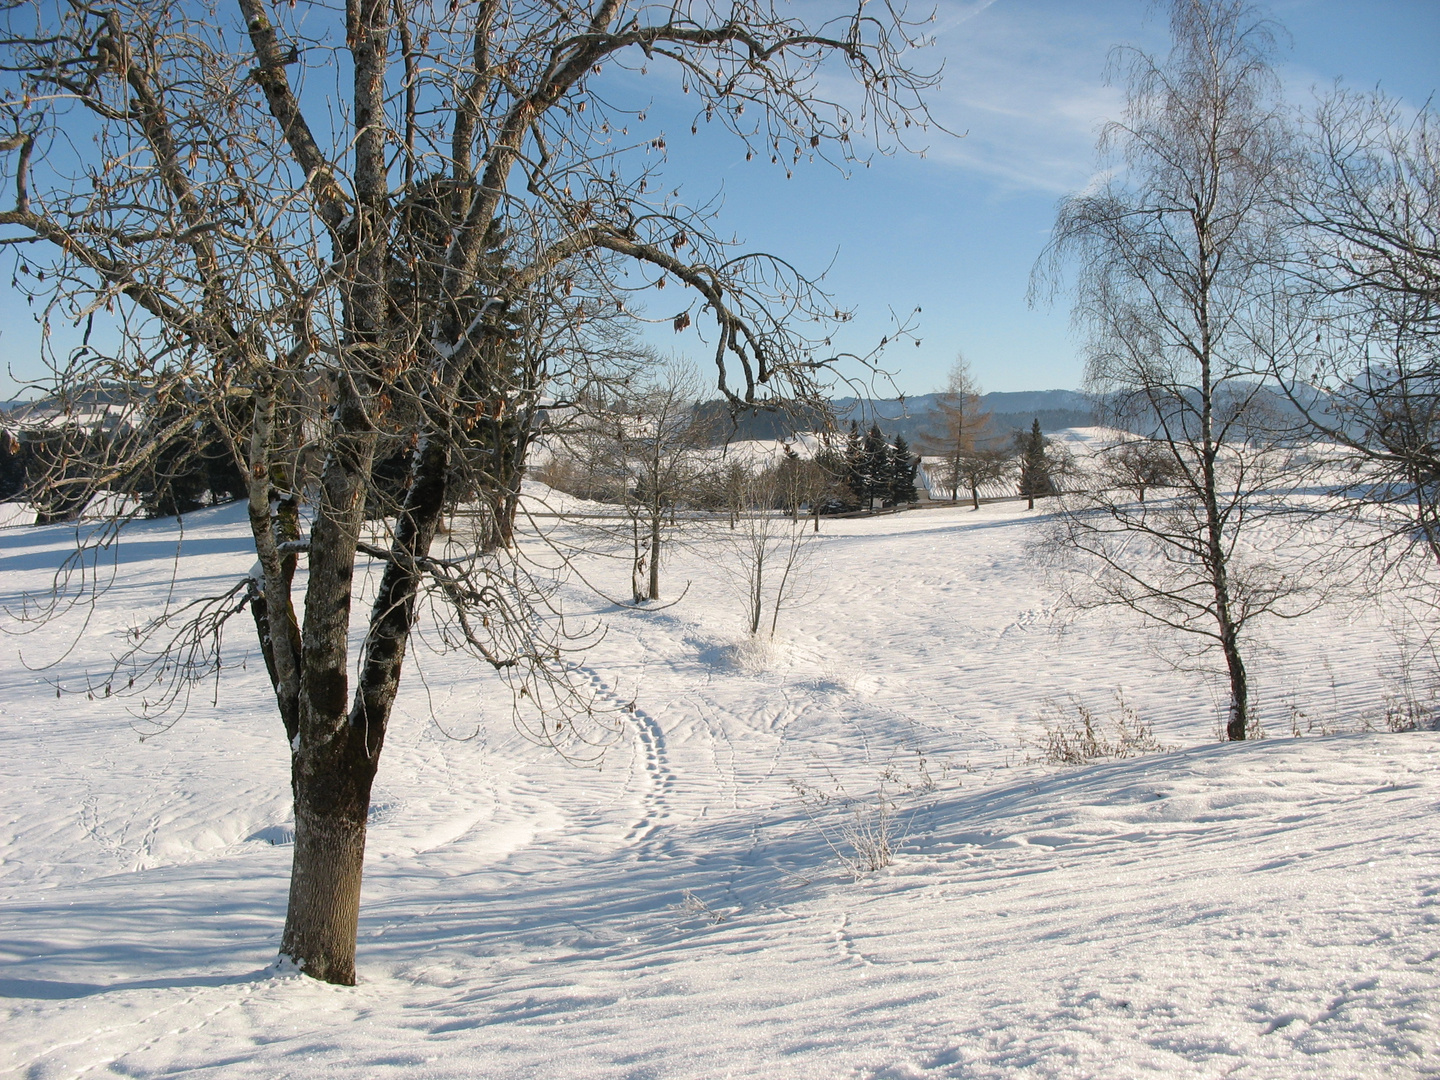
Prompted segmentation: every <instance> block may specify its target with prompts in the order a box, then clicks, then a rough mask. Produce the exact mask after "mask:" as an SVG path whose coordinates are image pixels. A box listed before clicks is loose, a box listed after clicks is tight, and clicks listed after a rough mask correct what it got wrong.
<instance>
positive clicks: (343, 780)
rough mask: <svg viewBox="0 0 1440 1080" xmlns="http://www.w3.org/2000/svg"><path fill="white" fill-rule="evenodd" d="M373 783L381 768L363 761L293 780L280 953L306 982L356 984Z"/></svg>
mask: <svg viewBox="0 0 1440 1080" xmlns="http://www.w3.org/2000/svg"><path fill="white" fill-rule="evenodd" d="M347 741H348V740H347ZM342 755H343V751H342ZM298 756H299V755H297V757H298ZM324 756H326V757H329V756H331V755H329V754H326V755H324ZM317 774H319V775H317ZM373 778H374V769H373V767H371V768H365V767H364V763H363V759H362V767H361V768H359V769H356V768H355V767H354V765H353V764H351V763H346V762H343V761H338V760H337V761H331V762H328V763H327V767H324V768H322V769H301V768H299V767H298V766H297V768H296V774H295V776H294V777H293V779H292V787H293V789H294V793H295V857H294V862H293V865H292V869H291V872H290V904H289V908H288V910H287V911H286V915H285V934H284V936H283V937H282V938H281V942H280V953H281V955H282V956H285V957H288V958H289V959H290V960H291V961H292V962H293V963H294V964H295V965H296V967H298V968H300V970H301V971H303V972H304V973H305V974H306V975H309V976H311V977H312V978H316V979H320V980H322V981H324V982H330V983H340V984H342V985H345V986H352V985H354V983H355V934H356V927H357V925H358V922H359V917H360V878H361V871H362V868H363V866H364V862H365V822H366V818H367V816H368V814H369V810H370V783H371V781H372V780H373Z"/></svg>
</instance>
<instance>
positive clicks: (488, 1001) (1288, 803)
mask: <svg viewBox="0 0 1440 1080" xmlns="http://www.w3.org/2000/svg"><path fill="white" fill-rule="evenodd" d="M1043 514H1044V504H1043V503H1042V504H1041V508H1040V509H1038V510H1037V511H1035V512H1033V513H1027V512H1026V511H1025V510H1024V504H1023V503H1019V502H1004V503H995V504H988V505H985V506H983V507H982V508H981V510H980V511H978V512H971V511H970V510H969V509H968V508H966V507H965V506H964V505H963V503H962V505H961V507H959V508H956V509H951V508H948V507H946V508H940V509H927V510H921V511H914V512H907V513H901V514H895V515H889V516H883V517H876V518H872V519H855V520H841V521H825V522H824V523H823V524H822V533H821V536H820V538H819V539H818V541H817V542H816V544H815V546H814V548H813V553H814V558H813V561H812V563H811V565H810V568H809V572H808V576H807V579H806V584H807V587H806V589H805V595H804V598H803V602H802V603H801V604H799V605H797V606H795V607H793V608H792V609H790V610H788V611H785V612H782V614H781V617H780V632H779V640H778V642H777V644H776V646H775V647H774V648H773V649H772V650H770V651H769V653H768V654H760V653H757V652H756V651H754V650H749V649H746V648H744V647H743V636H744V635H743V633H742V613H741V610H740V605H739V602H738V601H737V600H736V599H735V598H734V596H733V595H732V592H731V589H730V586H729V585H728V583H727V580H726V578H725V576H724V575H723V574H722V573H721V572H720V567H721V566H722V564H723V562H724V560H725V555H724V551H723V547H722V546H721V545H720V543H719V542H716V541H705V540H703V539H701V538H698V537H697V538H696V540H695V541H694V542H693V543H691V544H690V545H688V546H685V547H684V548H682V549H677V550H675V552H674V554H673V557H672V558H671V559H670V561H669V562H668V563H667V564H666V565H665V568H664V576H663V578H662V585H663V587H664V590H665V593H666V595H667V596H669V597H672V598H673V597H677V596H678V597H679V599H678V601H677V602H675V603H673V605H671V606H668V607H662V608H661V609H660V610H648V611H647V610H636V609H633V608H627V607H622V606H617V605H615V604H613V603H610V602H608V601H606V600H604V599H602V598H600V597H598V596H597V595H596V593H595V592H593V591H591V590H589V589H587V588H586V587H584V585H582V583H581V582H580V580H579V577H578V575H576V576H572V577H571V578H570V579H569V581H568V582H567V583H566V584H565V585H564V586H563V587H562V590H561V592H562V599H563V601H564V606H565V607H566V609H567V610H569V611H572V612H574V613H576V614H577V615H578V616H581V617H582V618H581V621H582V622H589V623H590V624H592V625H596V626H603V628H604V630H605V634H604V637H603V640H601V641H600V642H599V643H598V644H596V645H594V646H593V647H592V648H591V649H590V650H589V651H588V652H586V653H585V654H584V655H583V657H581V658H580V659H581V661H582V662H583V666H582V667H581V668H580V670H579V672H578V677H579V678H580V679H581V680H582V681H583V682H584V683H585V685H587V686H589V687H592V688H593V692H594V694H595V695H596V703H597V707H598V709H599V710H601V713H602V719H604V720H605V722H606V723H610V724H613V725H616V729H617V735H616V737H615V743H614V745H613V746H612V747H611V748H610V750H609V751H608V753H607V754H606V756H605V757H604V759H603V764H601V765H600V766H599V767H582V766H579V765H575V764H569V763H567V762H565V761H564V760H562V759H561V758H560V757H558V756H557V755H556V754H555V753H554V752H553V751H551V750H549V749H545V748H542V747H538V746H536V745H534V744H532V743H530V742H528V741H526V740H525V739H523V738H522V737H520V736H519V735H518V734H517V733H516V731H515V729H514V727H513V724H512V720H511V712H510V703H509V701H508V699H507V698H505V697H504V695H503V694H501V693H499V692H498V691H497V689H496V685H495V684H494V682H493V681H492V680H491V679H490V678H488V677H486V676H484V675H482V674H477V673H476V672H474V671H473V669H469V668H466V667H465V666H463V665H462V664H461V663H460V662H459V660H458V659H456V658H454V657H447V656H444V655H439V654H437V653H435V652H433V651H431V650H430V649H428V648H426V646H425V644H424V643H423V642H422V643H420V644H419V645H418V646H417V647H416V648H415V650H414V652H413V653H412V663H411V664H410V665H409V669H408V681H407V683H406V685H405V688H404V690H402V695H401V699H400V704H399V705H398V706H397V711H396V717H395V720H394V722H393V723H392V726H391V731H390V735H389V740H388V743H387V745H386V748H385V752H384V757H383V759H382V762H381V767H380V775H379V780H378V781H377V785H376V791H375V798H374V805H373V809H372V827H371V830H370V835H369V848H368V860H367V867H366V880H365V886H364V898H363V906H362V911H361V923H360V943H359V966H360V983H359V985H358V986H355V987H351V988H344V987H335V986H329V985H322V984H318V983H316V982H314V981H312V980H309V979H305V978H303V977H301V976H298V975H296V974H294V973H290V972H283V971H276V970H275V968H274V960H275V953H276V948H277V943H278V940H279V933H280V927H281V923H282V920H283V917H284V909H285V901H286V890H287V880H288V872H289V864H290V848H289V847H288V846H287V844H286V841H287V839H288V836H289V833H288V828H287V822H288V820H289V808H288V795H289V789H288V757H287V752H286V747H285V743H284V735H283V732H282V730H281V727H280V724H279V721H278V719H277V717H276V716H275V715H274V709H273V704H272V699H271V698H270V695H269V688H268V684H267V682H266V678H265V674H264V669H263V664H262V663H261V662H260V660H259V657H258V654H257V652H256V649H255V647H254V645H253V633H252V632H250V631H251V628H250V625H249V619H248V615H246V616H244V617H243V618H242V619H240V620H238V621H237V622H236V623H235V624H233V626H232V628H231V632H230V634H229V636H228V637H227V645H226V648H227V654H226V655H227V670H226V671H224V672H223V673H222V675H221V677H220V679H219V681H218V683H216V684H215V685H213V686H211V687H210V688H208V689H206V690H204V691H202V692H200V693H197V695H196V697H195V698H194V700H193V702H192V705H191V708H190V710H189V712H188V714H187V715H185V716H183V717H181V718H179V719H178V720H176V722H175V723H174V724H173V725H172V726H170V727H169V728H168V729H166V730H157V729H156V728H155V727H154V726H152V725H148V724H145V723H142V722H140V721H138V720H136V719H134V718H133V717H131V716H130V715H129V714H127V712H126V706H125V702H124V701H122V700H120V699H118V698H109V699H106V698H105V697H103V695H101V694H96V695H95V698H94V700H91V699H90V698H89V697H88V696H87V694H86V693H84V692H83V691H84V689H85V687H86V678H87V672H91V673H94V674H96V675H99V674H100V673H101V671H102V670H103V663H102V660H103V657H104V656H106V655H108V654H109V653H110V652H112V651H114V650H115V649H116V648H118V647H119V646H120V644H121V642H122V641H123V638H124V636H125V631H126V629H127V628H128V627H129V626H130V625H131V624H132V623H133V622H134V621H135V620H137V619H138V618H140V617H141V616H142V615H144V614H147V613H150V612H153V611H157V610H158V609H159V607H160V605H161V604H162V603H163V602H164V600H165V598H166V596H167V595H170V596H171V597H172V598H175V599H183V598H187V597H192V596H198V595H203V594H204V593H205V592H207V591H218V590H219V589H223V588H224V587H225V586H227V585H228V584H230V583H231V582H233V581H234V580H235V579H236V578H238V577H239V576H240V575H242V574H244V573H245V572H246V571H247V570H248V569H249V567H250V565H251V563H252V561H253V554H247V548H248V540H247V526H246V522H245V514H244V509H243V507H241V506H230V507H222V508H218V509H214V510H208V511H203V512H200V513H197V514H194V515H192V516H190V517H189V518H187V519H186V521H185V523H184V529H183V535H182V533H181V532H180V530H178V529H177V526H176V523H175V522H174V521H173V520H169V521H156V522H147V523H139V524H136V525H134V526H131V527H129V528H128V529H127V530H126V533H125V541H124V543H123V545H122V546H121V549H120V556H119V562H118V566H117V567H116V571H115V580H114V583H113V585H112V586H111V587H110V589H109V591H108V593H107V594H106V595H105V596H104V597H103V599H102V601H101V603H100V604H99V605H98V606H96V607H95V608H94V609H93V611H92V610H90V609H89V608H86V607H81V608H76V609H74V610H72V611H71V612H70V613H69V614H68V615H67V617H66V618H65V619H63V620H60V621H57V622H52V623H49V624H46V625H41V626H37V627H35V628H34V629H33V631H32V632H30V633H29V634H25V635H20V636H11V637H7V638H5V639H4V646H3V647H4V649H5V651H6V662H5V663H4V665H3V669H0V740H3V743H0V747H3V749H0V965H3V966H0V1076H18V1077H35V1078H42V1077H72V1076H103V1075H121V1076H129V1077H155V1076H174V1075H187V1076H188V1075H194V1076H217V1077H218V1076H224V1077H289V1076H296V1077H299V1076H323V1077H327V1078H329V1077H356V1078H359V1077H375V1076H384V1077H391V1076H393V1077H396V1078H400V1077H415V1078H421V1077H426V1078H428V1077H437V1078H438V1077H457V1078H458V1077H473V1076H486V1077H555V1078H571V1077H573V1078H592V1077H593V1078H607V1080H608V1078H622V1077H624V1078H635V1080H640V1078H651V1077H653V1078H696V1080H700V1078H705V1080H712V1078H720V1077H766V1078H776V1080H779V1078H789V1077H796V1078H800V1077H817V1078H821V1077H823V1078H830V1077H856V1078H859V1077H865V1078H881V1077H884V1078H892V1080H899V1078H916V1077H965V1078H984V1077H1011V1076H1014V1077H1056V1078H1059V1077H1112V1078H1124V1077H1136V1076H1156V1077H1222V1076H1223V1077H1232V1078H1256V1080H1258V1078H1275V1077H1308V1076H1316V1077H1337V1078H1339V1077H1379V1076H1432V1075H1440V1047H1437V1037H1440V1036H1437V1032H1440V1026H1437V1025H1440V1021H1437V1016H1440V978H1437V962H1440V930H1437V925H1440V861H1437V854H1440V839H1437V835H1440V833H1437V829H1436V827H1435V825H1436V821H1437V817H1436V814H1437V810H1440V771H1437V769H1440V734H1437V733H1431V732H1410V733H1402V734H1395V733H1391V732H1389V731H1387V730H1386V724H1385V719H1384V714H1385V709H1386V706H1387V702H1391V703H1393V702H1395V701H1396V700H1398V699H1399V698H1401V697H1403V696H1404V695H1405V693H1406V692H1407V686H1406V685H1405V675H1404V671H1403V668H1404V665H1403V663H1402V662H1401V660H1400V650H1399V647H1398V645H1397V641H1398V639H1399V637H1400V636H1403V635H1404V634H1405V633H1406V632H1407V631H1406V624H1405V618H1404V616H1403V611H1402V609H1401V607H1400V605H1398V604H1397V603H1396V602H1395V601H1394V600H1393V599H1392V598H1387V597H1374V598H1371V599H1372V602H1370V603H1368V604H1365V603H1356V604H1351V605H1346V606H1343V607H1331V608H1327V609H1324V610H1322V611H1320V612H1319V613H1317V614H1315V615H1312V616H1309V617H1307V618H1305V619H1302V620H1299V621H1297V622H1293V623H1283V624H1272V625H1271V626H1269V627H1268V628H1267V629H1265V630H1264V631H1263V636H1262V638H1261V640H1260V641H1257V642H1256V643H1254V644H1252V646H1251V658H1250V666H1251V668H1252V670H1253V673H1254V678H1255V695H1256V698H1257V699H1258V704H1259V711H1260V716H1261V719H1262V721H1263V723H1264V726H1265V729H1266V732H1267V735H1268V738H1266V739H1265V740H1263V741H1260V742H1255V743H1248V744H1244V745H1222V744H1219V743H1217V742H1216V732H1217V725H1218V721H1219V719H1220V713H1221V705H1222V703H1223V693H1222V687H1221V686H1220V685H1219V683H1218V682H1215V681H1212V680H1211V679H1210V678H1208V677H1207V676H1205V675H1204V674H1203V673H1199V672H1195V671H1190V672H1185V671H1177V670H1175V669H1174V668H1173V667H1172V666H1171V665H1170V664H1169V663H1168V659H1167V656H1166V655H1164V654H1163V653H1162V652H1158V651H1157V650H1156V649H1155V648H1153V647H1152V646H1153V645H1154V640H1155V639H1154V638H1153V632H1147V631H1143V630H1142V629H1140V628H1138V627H1137V626H1135V625H1133V624H1130V623H1126V622H1124V621H1123V620H1119V619H1108V620H1107V619H1099V618H1089V619H1086V620H1084V621H1081V622H1077V623H1073V624H1071V625H1069V626H1068V629H1066V630H1065V632H1064V633H1060V632H1058V631H1057V628H1056V624H1055V622H1054V620H1053V618H1052V610H1051V600H1050V596H1051V593H1050V590H1049V589H1047V587H1046V584H1045V582H1044V580H1043V578H1042V576H1041V575H1040V574H1039V573H1038V572H1037V571H1036V570H1035V569H1034V567H1033V564H1032V559H1031V556H1030V554H1029V552H1028V551H1027V541H1028V540H1029V538H1030V536H1031V535H1032V533H1033V524H1034V522H1035V521H1036V520H1038V519H1040V518H1041V517H1042V516H1043ZM541 520H542V521H545V522H548V523H549V524H548V525H547V527H551V528H553V529H555V530H556V534H555V539H557V541H568V540H570V539H575V537H573V536H571V535H570V534H568V533H567V532H566V531H565V530H566V529H567V528H568V527H567V526H562V525H558V524H555V523H554V521H553V519H541ZM73 536H74V530H73V528H64V527H49V528H32V527H10V528H6V529H4V530H3V531H0V593H3V596H4V599H5V601H6V603H7V604H10V605H11V606H12V607H13V606H14V605H15V604H16V603H17V601H18V598H19V596H20V594H21V593H22V592H23V591H24V590H26V589H31V590H34V589H41V588H43V587H44V586H45V585H46V583H47V582H48V581H49V580H50V577H51V575H52V573H53V571H54V568H55V566H56V565H57V564H58V562H59V560H60V559H61V558H62V557H63V555H64V553H65V552H66V551H67V550H68V549H69V547H68V546H69V545H71V544H73ZM538 554H539V551H538V549H537V556H538ZM577 570H579V571H582V572H583V573H584V576H585V577H586V578H588V579H589V580H590V581H591V582H592V583H594V584H597V585H599V586H601V587H602V588H603V589H604V590H606V591H607V592H608V593H609V594H610V595H611V596H625V595H628V588H629V584H628V582H629V568H628V565H627V564H626V563H625V562H624V560H623V559H620V558H612V557H606V556H605V555H603V554H588V555H584V556H581V557H579V562H578V566H577ZM682 590H683V595H681V594H682ZM12 628H13V624H12ZM67 650H68V651H67ZM21 657H23V658H24V661H25V662H24V663H22V662H21ZM46 661H53V662H54V666H53V667H50V668H49V669H48V670H46V671H35V670H31V669H30V668H29V667H27V666H26V665H27V664H28V665H30V666H32V667H33V666H34V665H37V664H40V663H42V662H46ZM57 682H58V684H59V685H60V686H61V687H63V689H64V690H66V691H71V692H70V693H65V694H63V695H62V696H59V697H57V693H56V683H57ZM1415 689H1416V688H1415V686H1413V685H1411V686H1410V687H1408V690H1409V691H1410V692H1414V691H1415ZM1117 691H1118V692H1120V693H1122V694H1123V701H1124V703H1125V704H1126V705H1127V706H1128V707H1129V709H1130V710H1132V711H1133V714H1134V715H1135V716H1137V717H1138V718H1139V719H1140V720H1141V721H1142V722H1148V723H1151V724H1153V728H1154V735H1155V737H1156V739H1158V740H1159V742H1161V743H1163V744H1165V745H1166V746H1167V747H1169V748H1170V749H1169V750H1168V752H1164V753H1155V754H1149V755H1146V756H1140V757H1133V758H1128V759H1125V760H1110V761H1102V762H1099V763H1093V764H1088V765H1080V766H1073V767H1064V766H1057V765H1052V764H1047V763H1045V762H1044V761H1042V760H1040V759H1041V757H1042V746H1041V744H1042V742H1043V739H1044V734H1045V731H1044V728H1045V725H1046V723H1047V722H1048V723H1051V724H1054V723H1057V722H1060V720H1059V719H1058V718H1059V717H1060V716H1061V714H1062V713H1064V712H1065V711H1066V710H1067V709H1068V710H1069V713H1070V715H1071V718H1072V719H1073V716H1074V715H1075V713H1074V706H1073V701H1074V700H1079V701H1080V702H1083V703H1084V704H1085V705H1086V706H1087V707H1089V708H1090V709H1092V710H1093V711H1094V713H1095V714H1096V715H1097V716H1098V717H1100V718H1106V717H1110V716H1113V715H1118V713H1119V708H1120V707H1119V705H1117V701H1116V693H1117ZM1071 695H1074V697H1073V698H1072V697H1071ZM1047 702H1050V703H1051V704H1049V705H1047ZM1047 718H1048V719H1047ZM142 736H144V737H143V738H142ZM882 804H883V805H885V806H888V807H892V808H893V809H891V810H890V811H889V812H888V815H887V816H886V817H885V820H884V821H883V822H882V821H881V815H880V814H879V812H878V810H877V808H878V807H880V806H881V805H882ZM877 829H882V830H888V832H889V835H890V836H891V838H892V840H893V843H894V845H895V847H896V851H895V858H894V862H893V863H892V865H890V866H888V867H886V868H884V869H881V870H878V871H873V872H863V873H859V874H858V875H857V874H853V873H851V872H850V870H849V869H847V865H846V864H847V862H853V861H854V859H855V853H854V849H853V847H852V845H851V840H852V839H853V834H854V833H855V832H856V831H857V830H860V831H861V832H862V833H863V832H865V831H866V830H869V831H870V833H871V834H872V835H873V833H874V831H875V830H877ZM862 843H863V840H862Z"/></svg>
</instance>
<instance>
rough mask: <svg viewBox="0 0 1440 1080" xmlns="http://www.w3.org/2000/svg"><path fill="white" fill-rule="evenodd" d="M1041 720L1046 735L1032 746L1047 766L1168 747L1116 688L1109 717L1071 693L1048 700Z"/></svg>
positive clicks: (1136, 755)
mask: <svg viewBox="0 0 1440 1080" xmlns="http://www.w3.org/2000/svg"><path fill="white" fill-rule="evenodd" d="M1039 719H1040V721H1041V723H1042V724H1043V725H1044V734H1043V735H1042V736H1041V738H1040V739H1039V740H1037V741H1036V742H1034V743H1032V744H1031V745H1034V746H1036V747H1038V749H1039V750H1040V760H1041V761H1043V762H1045V764H1047V765H1086V764H1089V763H1090V762H1092V761H1102V760H1104V759H1106V758H1130V757H1139V756H1141V755H1142V754H1156V753H1161V752H1163V751H1165V750H1166V749H1168V748H1167V747H1165V746H1164V745H1162V744H1161V743H1160V742H1159V741H1158V740H1156V738H1155V731H1154V727H1153V726H1152V725H1151V724H1150V723H1148V722H1147V721H1145V720H1142V719H1141V718H1140V714H1139V713H1137V712H1136V711H1135V710H1134V708H1132V707H1131V705H1130V703H1129V702H1127V701H1126V700H1125V695H1124V694H1122V693H1121V692H1120V691H1119V690H1117V691H1115V708H1114V710H1113V711H1112V712H1111V713H1110V715H1109V716H1106V717H1098V716H1096V714H1095V710H1093V709H1092V708H1091V707H1090V706H1089V705H1087V704H1086V703H1085V702H1084V701H1082V700H1081V699H1080V698H1079V697H1078V696H1077V695H1075V694H1070V695H1068V696H1067V698H1066V700H1064V701H1059V700H1056V699H1055V698H1049V699H1047V700H1046V701H1045V703H1044V705H1043V706H1042V707H1041V710H1040V714H1039ZM1023 741H1024V740H1022V742H1023Z"/></svg>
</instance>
